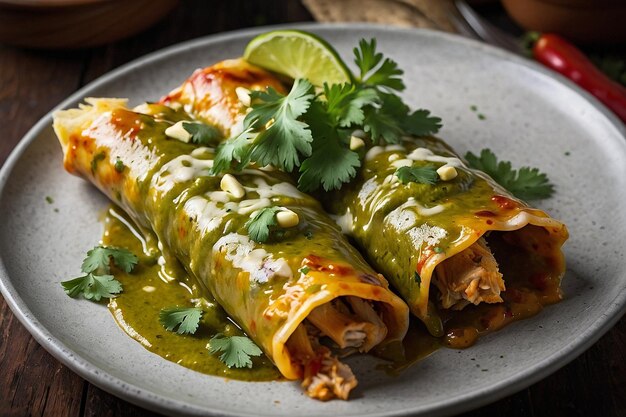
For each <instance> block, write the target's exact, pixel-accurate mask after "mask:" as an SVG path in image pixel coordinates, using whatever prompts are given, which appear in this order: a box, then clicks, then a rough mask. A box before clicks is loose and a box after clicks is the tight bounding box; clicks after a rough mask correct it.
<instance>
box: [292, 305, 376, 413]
mask: <svg viewBox="0 0 626 417" xmlns="http://www.w3.org/2000/svg"><path fill="white" fill-rule="evenodd" d="M324 336H327V337H329V338H330V339H331V340H332V341H333V342H335V344H336V345H337V346H338V348H340V349H350V348H351V349H352V351H356V350H358V351H360V352H367V351H369V350H370V349H371V348H372V347H374V346H376V345H377V344H378V343H380V342H381V341H382V340H384V338H385V337H386V336H387V326H385V324H384V322H383V321H382V319H381V318H380V316H379V315H378V313H377V312H376V311H375V309H374V307H373V306H372V304H371V303H370V302H369V301H366V300H362V299H360V298H358V297H346V298H345V302H344V299H335V300H333V301H332V302H330V303H326V304H323V305H321V306H319V307H316V308H315V309H314V310H313V311H311V313H310V314H309V316H308V317H307V320H306V321H305V322H304V323H300V325H299V326H298V328H297V329H296V331H295V332H294V333H293V334H292V335H291V337H290V338H289V341H288V342H287V348H288V349H289V352H290V355H291V357H292V360H293V361H294V362H295V365H296V366H299V367H301V369H302V374H303V381H302V386H303V388H304V389H305V391H306V393H307V395H309V396H310V397H312V398H316V399H319V400H322V401H326V400H330V399H333V398H340V399H343V400H345V399H347V398H348V395H349V394H350V391H351V390H352V389H353V388H354V387H355V386H356V385H357V380H356V377H355V376H354V374H353V373H352V370H351V369H350V367H349V366H348V365H346V364H344V363H342V362H340V361H339V359H338V357H337V356H336V355H334V354H333V353H332V352H331V350H330V349H329V348H328V347H326V346H323V345H322V344H320V338H321V337H324Z"/></svg>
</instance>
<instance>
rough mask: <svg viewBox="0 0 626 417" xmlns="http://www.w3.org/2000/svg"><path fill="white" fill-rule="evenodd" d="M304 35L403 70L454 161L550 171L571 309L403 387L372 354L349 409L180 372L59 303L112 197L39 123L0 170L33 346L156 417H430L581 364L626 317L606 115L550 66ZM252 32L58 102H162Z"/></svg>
mask: <svg viewBox="0 0 626 417" xmlns="http://www.w3.org/2000/svg"><path fill="white" fill-rule="evenodd" d="M299 27H301V28H304V29H308V30H311V31H314V32H316V33H319V34H320V35H322V36H324V37H325V38H326V39H328V40H329V41H330V42H331V43H332V44H333V45H335V46H336V47H337V49H338V50H339V52H340V53H342V54H344V56H346V57H347V56H348V55H349V54H350V53H351V52H350V51H351V48H352V47H353V46H354V45H355V44H356V43H357V41H358V40H359V38H361V37H372V36H375V37H376V38H377V39H378V43H379V45H380V48H381V49H382V50H383V51H384V52H385V53H386V54H388V55H389V56H391V57H393V58H394V59H396V60H397V61H398V62H399V64H400V66H401V67H402V68H404V70H405V72H406V74H405V80H406V84H407V86H408V88H407V91H406V99H407V101H408V102H410V103H411V104H413V105H415V106H421V107H426V108H429V109H432V111H433V112H434V113H435V114H437V115H440V116H442V117H443V120H444V128H443V130H442V131H441V136H442V137H443V138H445V139H446V140H447V141H448V143H450V144H451V145H452V146H453V147H454V148H455V149H456V150H457V151H458V152H460V153H465V151H467V150H473V151H479V150H480V149H482V148H483V147H486V146H488V147H490V148H492V149H493V150H494V151H495V153H496V154H497V155H499V156H500V157H501V158H505V159H510V160H512V161H513V163H514V164H515V165H518V166H519V165H521V164H530V165H532V166H537V167H540V168H541V169H542V170H544V171H546V172H547V173H548V175H549V177H550V178H551V179H552V180H553V182H554V183H555V184H556V187H557V193H556V195H555V197H553V198H551V199H550V200H547V201H546V202H545V203H543V204H541V206H542V208H543V209H546V210H547V211H548V212H549V213H551V214H552V215H553V216H554V217H556V218H559V219H561V220H563V221H564V222H565V223H566V224H567V225H568V226H569V229H570V232H571V238H570V240H569V241H568V242H567V244H566V246H565V252H566V256H567V261H568V269H567V274H566V276H565V279H564V292H565V299H564V301H563V302H561V303H560V304H557V305H554V306H551V307H548V308H546V309H545V310H544V311H543V312H542V313H541V314H540V315H538V316H536V317H535V318H532V319H529V320H525V321H523V322H518V323H515V324H513V325H511V326H509V327H507V328H505V329H504V330H502V331H500V332H498V333H496V334H493V335H491V336H488V337H485V338H484V339H481V340H480V341H479V343H478V344H477V345H476V346H474V347H472V348H470V349H467V350H464V351H456V350H447V349H442V350H439V351H437V352H436V353H434V354H433V355H431V356H430V357H428V358H426V359H424V360H423V361H421V362H420V363H418V364H417V365H415V366H413V367H412V368H410V369H409V370H407V371H406V372H405V373H403V374H402V375H401V376H398V377H388V376H387V375H385V374H384V373H383V372H381V371H377V370H376V369H375V363H376V361H375V360H374V359H373V358H370V357H363V358H358V359H356V360H353V361H351V364H352V365H353V366H354V369H355V371H356V373H357V375H358V377H359V380H360V384H359V386H358V388H357V389H356V390H355V392H354V395H353V397H352V399H351V400H350V401H348V402H343V401H331V402H328V403H321V402H317V401H313V400H310V399H308V398H307V397H305V396H304V395H303V394H302V393H301V391H300V389H299V387H298V385H297V383H294V382H270V383H246V382H239V381H227V380H225V379H223V378H218V377H212V376H206V375H202V374H199V373H196V372H193V371H190V370H187V369H185V368H183V367H180V366H178V365H176V364H174V363H171V362H168V361H166V360H164V359H162V358H161V357H159V356H156V355H154V354H152V353H150V352H148V351H147V350H145V349H143V348H142V347H141V345H139V344H138V343H136V342H134V341H133V340H132V339H130V338H129V337H128V336H126V335H125V334H124V333H123V332H122V331H121V330H120V329H119V328H118V327H117V326H116V324H115V322H114V321H113V319H112V317H111V315H110V313H109V312H108V311H107V309H106V308H105V307H104V306H102V305H98V304H94V303H91V302H88V301H84V300H83V301H77V300H71V299H69V298H68V297H67V296H66V295H65V294H64V293H63V291H62V288H61V286H60V285H59V281H61V280H63V279H67V278H68V277H72V276H74V274H75V273H76V272H77V271H78V269H79V267H80V262H81V260H82V258H83V254H84V253H85V251H86V250H87V249H88V248H90V247H92V246H93V245H94V243H95V242H97V241H98V239H99V237H100V233H101V226H100V224H99V222H98V214H99V212H100V211H101V210H102V209H103V208H104V207H106V205H107V201H106V200H105V199H104V197H102V196H101V195H100V194H99V193H98V192H97V191H96V190H95V189H94V188H93V187H91V186H89V185H88V184H87V183H86V182H84V181H82V180H80V179H78V178H75V177H72V176H70V175H68V174H66V173H65V172H64V171H63V168H62V166H61V150H60V148H59V146H58V144H57V141H56V139H55V137H54V135H53V132H52V128H51V127H50V125H51V116H50V115H49V114H48V115H47V116H46V117H44V118H43V119H42V120H41V121H40V122H39V123H38V124H37V125H36V126H35V127H34V128H33V129H32V130H31V131H30V132H29V133H28V134H27V135H26V137H25V138H24V139H23V141H22V143H21V144H20V146H18V147H17V149H16V150H15V152H14V153H13V154H12V155H11V157H10V158H9V160H8V161H7V163H6V164H5V166H4V167H3V168H2V171H1V173H0V187H1V188H0V219H1V223H0V255H1V262H0V279H1V280H0V288H1V289H2V293H3V295H4V297H5V298H6V300H7V301H8V302H9V304H10V305H11V307H12V309H13V311H14V312H15V314H16V315H17V317H18V318H19V319H20V320H21V321H22V323H23V324H24V325H25V326H26V327H27V328H28V330H29V331H30V332H31V333H32V334H33V335H34V336H35V338H36V339H37V341H39V343H41V344H42V345H43V346H44V347H45V348H46V349H47V350H49V351H50V352H51V353H52V354H53V355H54V356H55V357H57V358H58V359H59V360H61V361H62V362H63V363H65V364H66V365H67V366H69V367H70V368H71V369H72V370H74V371H75V372H77V373H78V374H80V375H81V376H83V377H85V378H86V379H88V380H89V381H91V382H93V383H94V384H96V385H98V386H100V387H102V388H103V389H105V390H107V391H109V392H111V393H113V394H115V395H118V396H120V397H122V398H125V399H127V400H129V401H131V402H134V403H137V404H140V405H142V406H145V407H147V408H150V409H153V410H158V411H160V412H164V413H170V414H177V415H181V414H182V415H204V414H206V415H217V414H219V415H267V416H283V415H284V416H287V415H289V416H294V415H307V416H313V415H320V416H321V415H324V416H328V415H333V416H383V415H384V416H399V415H408V414H419V415H426V414H428V415H431V416H432V415H444V414H451V413H456V412H461V411H463V410H467V409H469V408H471V407H476V406H479V405H482V404H485V403H488V402H491V401H494V400H496V399H498V398H501V397H503V396H505V395H507V394H511V393H513V392H515V391H517V390H520V389H522V388H524V387H526V386H527V385H530V384H531V383H533V382H535V381H537V380H539V379H540V378H543V377H545V376H546V375H548V374H549V373H551V372H553V371H555V370H556V369H557V368H559V367H561V366H563V365H564V364H565V363H567V362H568V361H570V360H572V359H573V358H575V357H576V356H577V355H579V354H580V353H581V352H583V351H584V350H585V349H586V348H588V347H589V346H590V345H591V344H592V343H594V342H595V341H596V340H597V339H598V338H599V337H600V336H601V335H602V334H603V333H604V332H605V331H607V330H608V329H609V328H610V327H611V326H612V325H613V324H614V323H615V322H616V321H617V320H618V319H619V317H620V316H621V315H622V314H623V312H624V310H625V306H626V260H625V259H624V248H625V247H626V210H624V205H625V204H626V140H625V139H624V128H623V126H622V125H621V124H619V122H618V121H617V119H616V118H615V117H613V116H611V115H610V114H609V113H608V112H607V111H606V110H605V109H604V108H603V107H601V106H600V105H599V104H598V102H597V101H595V100H594V99H592V98H591V97H590V96H589V95H588V94H586V93H584V92H581V91H580V90H579V89H577V88H575V87H573V86H572V85H571V84H570V83H568V82H564V81H563V80H562V79H561V78H559V77H558V76H556V75H554V74H552V73H550V72H548V71H547V70H545V69H543V68H541V67H539V66H537V65H535V64H533V63H531V62H529V61H526V60H524V59H522V58H518V57H516V56H513V55H510V54H508V53H506V52H503V51H500V50H497V49H494V48H491V47H489V46H485V45H482V44H479V43H476V42H473V41H469V40H466V39H462V38H459V37H455V36H450V35H446V34H442V33H435V32H428V31H420V30H398V29H389V28H383V27H375V26H370V25H368V26H359V25H348V26H345V25H343V26H312V25H302V26H299ZM259 31H260V30H256V29H255V30H254V31H244V32H236V33H229V34H224V35H220V36H214V37H209V38H205V39H200V40H196V41H193V42H188V43H184V44H181V45H178V46H175V47H172V48H169V49H166V50H164V51H162V52H158V53H155V54H152V55H150V56H148V57H145V58H142V59H140V60H138V61H135V62H133V63H131V64H129V65H126V66H124V67H123V68H120V69H119V70H116V71H114V72H112V73H110V74H109V75H106V76H104V77H102V78H100V79H99V80H97V81H96V82H94V83H92V84H90V85H88V86H87V87H85V88H83V89H82V90H80V91H78V92H77V93H76V94H74V95H72V96H71V97H70V98H68V99H67V100H66V101H65V102H63V103H62V104H61V105H60V107H62V108H66V107H70V106H74V105H76V103H77V102H78V101H79V100H80V99H81V98H83V97H85V96H108V97H129V98H130V99H131V101H132V102H133V103H139V102H140V101H143V100H155V99H157V98H159V96H160V95H161V94H163V93H165V92H167V91H169V90H170V89H171V88H173V87H175V86H177V85H178V84H179V83H181V82H182V81H183V80H184V79H185V78H186V77H187V76H188V75H189V74H190V73H191V72H192V71H193V70H194V69H195V68H198V67H202V66H206V65H209V64H212V63H214V62H216V61H217V60H220V59H224V58H230V57H235V56H239V55H240V54H241V53H242V51H243V48H244V46H245V45H246V43H247V42H248V41H249V40H250V39H251V37H252V36H253V35H255V34H256V33H258V32H259ZM473 106H476V107H477V110H476V111H473V110H472V108H473ZM479 113H480V114H482V115H484V118H479V117H478V114H479ZM46 196H50V197H52V199H53V202H52V203H48V202H47V201H46Z"/></svg>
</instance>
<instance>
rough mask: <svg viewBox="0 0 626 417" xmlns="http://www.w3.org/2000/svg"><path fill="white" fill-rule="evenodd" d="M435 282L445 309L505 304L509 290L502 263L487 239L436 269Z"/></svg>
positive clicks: (479, 241)
mask: <svg viewBox="0 0 626 417" xmlns="http://www.w3.org/2000/svg"><path fill="white" fill-rule="evenodd" d="M433 283H434V284H435V285H436V286H437V288H438V289H439V291H440V293H441V304H442V306H443V307H444V308H452V309H455V310H460V309H462V308H464V307H465V306H467V305H469V304H479V303H481V302H485V303H501V302H502V297H501V296H500V293H501V292H502V291H504V290H505V289H506V287H505V285H504V280H503V279H502V274H501V273H500V271H499V270H498V263H497V261H496V259H495V258H494V256H493V254H492V253H491V250H490V249H489V247H488V246H487V241H486V240H485V239H484V238H482V237H481V238H480V239H478V241H477V242H476V243H474V244H473V245H472V246H470V247H469V248H467V249H465V250H464V251H462V252H460V253H458V254H456V255H454V256H452V257H451V258H448V259H446V260H445V261H443V262H442V263H441V264H439V265H438V266H437V267H436V268H435V274H434V276H433Z"/></svg>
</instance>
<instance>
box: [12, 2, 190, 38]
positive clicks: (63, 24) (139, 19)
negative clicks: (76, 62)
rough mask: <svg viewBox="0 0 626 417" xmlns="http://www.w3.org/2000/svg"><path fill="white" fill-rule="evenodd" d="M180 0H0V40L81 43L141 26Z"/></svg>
mask: <svg viewBox="0 0 626 417" xmlns="http://www.w3.org/2000/svg"><path fill="white" fill-rule="evenodd" d="M178 2H179V0H0V43H6V44H11V45H18V46H26V47H32V48H50V49H58V48H73V49H76V48H83V47H89V46H96V45H102V44H105V43H109V42H113V41H116V40H118V39H121V38H124V37H127V36H130V35H132V34H135V33H137V32H140V31H142V30H144V29H146V28H148V27H149V26H151V25H153V24H154V23H156V22H157V21H158V20H160V19H161V18H163V17H164V16H165V15H166V14H167V13H168V12H170V11H171V10H172V9H173V8H174V7H175V6H176V5H177V4H178Z"/></svg>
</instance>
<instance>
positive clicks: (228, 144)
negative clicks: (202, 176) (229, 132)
mask: <svg viewBox="0 0 626 417" xmlns="http://www.w3.org/2000/svg"><path fill="white" fill-rule="evenodd" d="M253 136H254V134H253V133H252V128H251V127H248V128H245V129H244V130H243V132H241V133H240V134H238V135H237V136H233V137H232V138H228V139H227V140H226V141H224V142H223V143H222V144H221V145H220V146H218V148H217V152H216V154H215V158H213V167H212V168H211V175H217V174H219V173H220V172H224V171H228V170H229V169H230V167H231V165H232V162H233V161H237V162H239V167H242V168H243V167H245V166H246V165H248V164H249V163H250V145H251V144H252V141H251V139H252V137H253Z"/></svg>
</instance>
